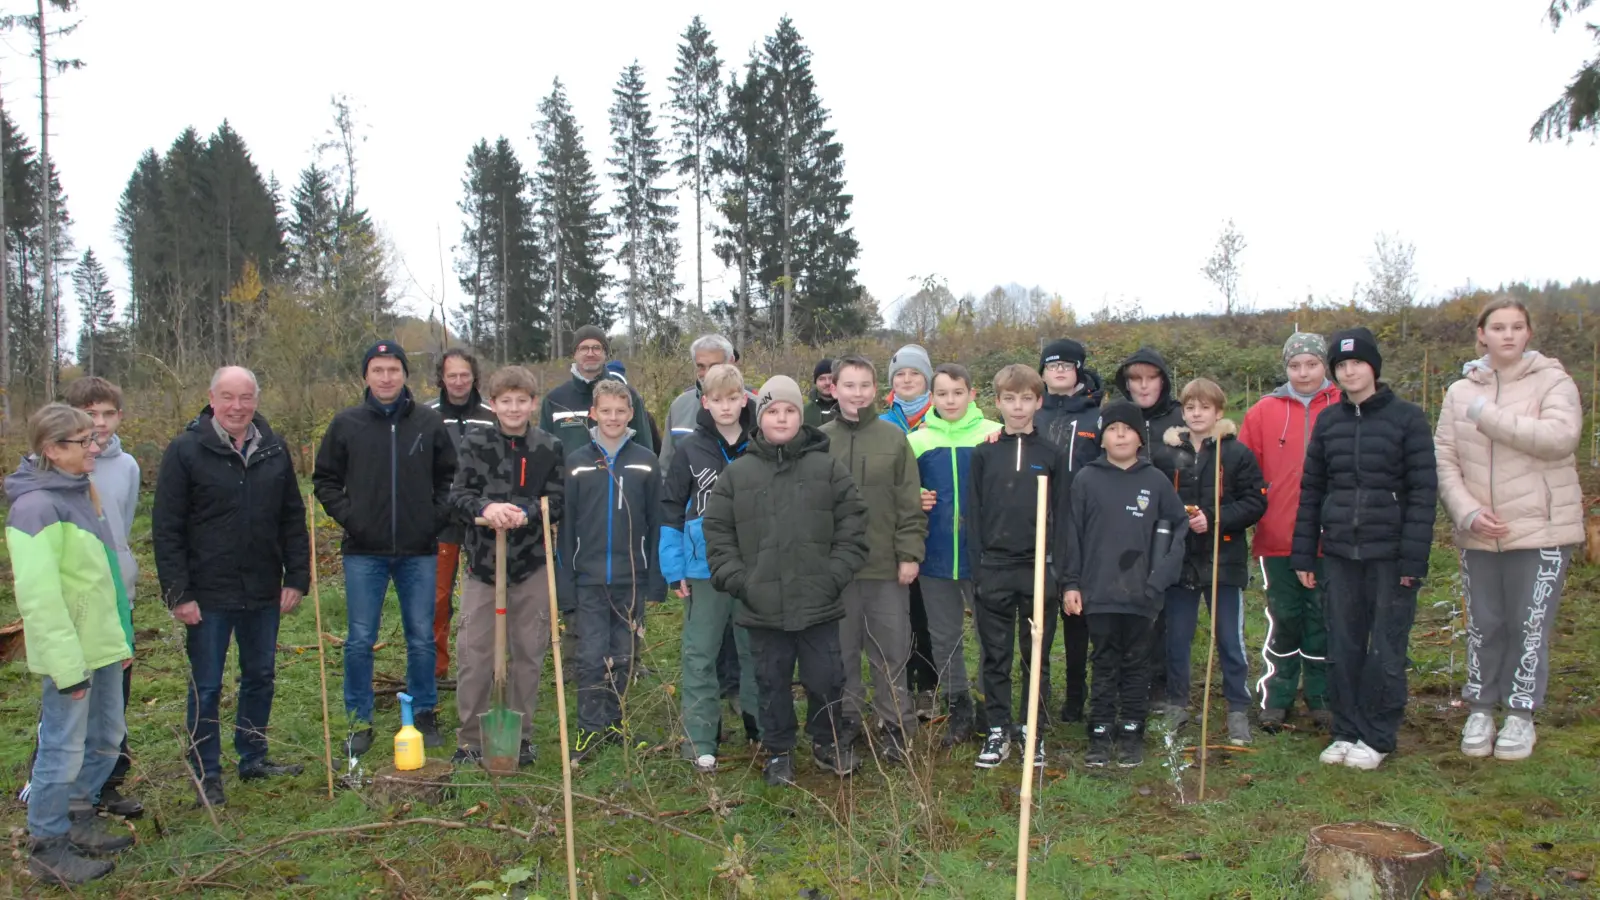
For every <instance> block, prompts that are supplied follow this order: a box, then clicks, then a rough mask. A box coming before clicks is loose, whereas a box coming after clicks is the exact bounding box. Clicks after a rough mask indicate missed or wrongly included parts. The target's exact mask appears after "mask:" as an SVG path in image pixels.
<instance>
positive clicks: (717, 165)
mask: <svg viewBox="0 0 1600 900" xmlns="http://www.w3.org/2000/svg"><path fill="white" fill-rule="evenodd" d="M762 89H763V84H762V80H761V69H760V66H759V64H758V62H757V60H756V59H755V58H753V57H752V59H751V60H750V62H749V64H747V65H746V67H745V76H744V79H743V80H740V78H739V73H738V72H732V73H730V74H729V76H728V86H727V101H728V102H727V113H726V114H725V115H723V117H722V119H721V121H720V122H718V127H717V130H716V132H715V133H714V135H713V140H712V143H711V147H710V159H709V163H710V166H709V167H710V173H711V177H712V180H713V182H714V184H715V187H714V190H715V192H716V203H715V206H716V209H717V212H719V213H721V214H722V217H723V219H724V221H725V222H726V225H724V226H722V227H715V228H714V229H713V231H714V233H715V235H716V239H717V240H716V243H715V244H713V245H712V252H713V253H715V254H716V255H717V258H718V259H719V260H721V261H722V264H723V265H725V266H729V267H732V268H737V269H738V270H739V284H738V287H737V288H736V289H735V290H734V292H733V297H732V302H731V303H730V304H728V306H727V308H726V309H725V310H719V312H722V313H724V314H723V318H724V319H725V320H727V321H728V322H729V323H730V325H731V326H732V327H731V328H730V329H729V330H731V331H732V332H733V340H734V346H736V347H743V346H745V343H746V342H747V341H748V340H750V339H751V338H752V337H753V335H752V334H751V327H750V309H751V303H750V301H751V297H750V279H751V275H752V273H753V270H754V268H755V259H754V257H755V245H756V239H757V234H756V229H757V228H758V227H759V221H758V215H757V207H758V205H759V204H760V203H761V202H762V199H763V196H764V195H763V193H762V192H761V191H760V190H758V185H757V183H756V175H757V158H758V156H759V155H760V152H761V148H762V147H763V145H764V141H765V136H764V135H763V133H762V131H761V128H762V126H763V116H764V113H763V110H762V108H761V99H762Z"/></svg>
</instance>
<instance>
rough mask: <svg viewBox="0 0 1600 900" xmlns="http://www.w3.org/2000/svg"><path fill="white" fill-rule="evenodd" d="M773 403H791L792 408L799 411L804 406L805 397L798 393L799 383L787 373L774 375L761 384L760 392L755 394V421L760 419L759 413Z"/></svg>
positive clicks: (801, 410) (802, 409)
mask: <svg viewBox="0 0 1600 900" xmlns="http://www.w3.org/2000/svg"><path fill="white" fill-rule="evenodd" d="M774 403H793V404H794V408H795V409H796V410H798V411H800V412H804V411H805V408H806V401H805V398H804V397H803V396H801V394H800V385H798V384H796V383H795V380H794V379H793V378H790V377H789V376H787V375H774V376H772V377H771V378H768V379H767V383H766V384H763V385H762V386H761V392H760V393H759V394H757V395H756V422H758V423H759V422H760V421H761V414H762V413H764V412H766V411H767V407H769V406H771V405H772V404H774Z"/></svg>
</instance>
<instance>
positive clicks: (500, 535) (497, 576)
mask: <svg viewBox="0 0 1600 900" xmlns="http://www.w3.org/2000/svg"><path fill="white" fill-rule="evenodd" d="M494 683H495V684H497V685H504V684H505V683H506V533H505V532H504V531H496V532H495V533H494Z"/></svg>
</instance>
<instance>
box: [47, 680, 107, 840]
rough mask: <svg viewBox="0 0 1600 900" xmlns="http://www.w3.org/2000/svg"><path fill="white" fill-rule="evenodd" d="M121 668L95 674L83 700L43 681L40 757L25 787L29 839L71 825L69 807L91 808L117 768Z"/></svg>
mask: <svg viewBox="0 0 1600 900" xmlns="http://www.w3.org/2000/svg"><path fill="white" fill-rule="evenodd" d="M127 733H128V726H127V722H126V721H125V720H124V719H123V717H122V663H120V662H114V663H112V664H111V665H109V666H101V667H100V668H98V669H95V670H94V672H93V673H92V674H91V675H90V676H89V690H88V693H87V694H85V695H84V697H83V699H82V700H74V699H72V695H71V694H63V693H61V692H60V691H58V690H56V683H55V682H54V681H52V680H51V679H50V677H49V676H48V675H47V676H45V679H44V696H43V698H42V700H41V702H40V710H39V753H38V755H37V756H36V757H35V758H34V761H33V774H32V777H31V778H29V782H28V783H29V787H28V834H30V835H32V836H33V837H35V838H55V837H60V836H61V835H63V834H66V833H67V830H68V829H70V828H71V827H72V822H71V820H70V819H69V818H68V816H67V810H68V809H69V808H70V806H71V804H72V803H73V802H78V803H89V804H93V803H95V802H96V801H98V800H99V799H100V785H102V784H105V781H106V776H108V775H110V774H111V769H112V767H113V766H115V765H116V764H117V756H118V755H120V754H121V752H122V751H121V747H122V738H123V735H125V734H127Z"/></svg>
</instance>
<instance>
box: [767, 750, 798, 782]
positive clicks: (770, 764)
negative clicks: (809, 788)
mask: <svg viewBox="0 0 1600 900" xmlns="http://www.w3.org/2000/svg"><path fill="white" fill-rule="evenodd" d="M761 778H762V780H763V781H765V782H766V783H767V784H768V785H769V786H771V787H788V786H790V785H793V784H794V758H793V757H791V756H790V755H789V754H787V753H779V754H778V755H777V756H774V757H772V758H771V759H769V760H767V765H766V767H765V768H763V769H762V770H761Z"/></svg>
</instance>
